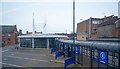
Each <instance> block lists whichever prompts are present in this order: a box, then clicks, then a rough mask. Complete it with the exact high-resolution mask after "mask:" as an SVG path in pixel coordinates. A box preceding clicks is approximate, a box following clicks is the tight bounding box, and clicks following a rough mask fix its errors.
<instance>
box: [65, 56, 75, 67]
mask: <svg viewBox="0 0 120 69" xmlns="http://www.w3.org/2000/svg"><path fill="white" fill-rule="evenodd" d="M70 64H75V57H70V58H68V59H66V60H65V64H64V69H66V67H67V66H68V65H70Z"/></svg>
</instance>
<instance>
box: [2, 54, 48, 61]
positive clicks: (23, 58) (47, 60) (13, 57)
mask: <svg viewBox="0 0 120 69" xmlns="http://www.w3.org/2000/svg"><path fill="white" fill-rule="evenodd" d="M4 56H6V57H11V58H18V59H25V60H33V61H42V62H50V61H48V60H40V59H33V58H23V57H17V56H7V55H4Z"/></svg>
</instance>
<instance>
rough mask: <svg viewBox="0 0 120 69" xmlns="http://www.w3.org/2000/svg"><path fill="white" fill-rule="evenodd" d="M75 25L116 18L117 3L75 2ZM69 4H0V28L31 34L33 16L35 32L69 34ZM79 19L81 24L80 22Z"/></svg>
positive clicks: (59, 0)
mask: <svg viewBox="0 0 120 69" xmlns="http://www.w3.org/2000/svg"><path fill="white" fill-rule="evenodd" d="M75 1H76V2H75V4H76V5H75V9H76V10H75V23H76V27H77V23H79V22H81V21H84V20H86V19H88V18H90V17H96V18H103V17H104V16H110V15H118V1H119V0H114V1H113V0H106V1H104V0H98V1H95V0H92V1H91V2H89V1H88V0H84V1H80V0H75ZM72 4H73V3H72V0H65V1H64V0H17V1H15V0H2V2H1V3H0V5H1V6H0V9H2V11H1V12H2V13H0V16H1V17H0V21H2V24H12V25H14V24H15V25H17V28H18V30H19V29H22V31H23V33H26V31H32V29H33V28H32V23H33V12H34V21H35V22H34V23H35V29H36V31H44V29H43V27H44V25H45V24H46V32H47V33H66V32H67V33H71V32H72V26H73V10H72V9H73V7H72ZM81 19H82V20H81Z"/></svg>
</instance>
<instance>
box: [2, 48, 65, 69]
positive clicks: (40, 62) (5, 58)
mask: <svg viewBox="0 0 120 69" xmlns="http://www.w3.org/2000/svg"><path fill="white" fill-rule="evenodd" d="M0 64H2V67H3V68H4V67H7V68H10V67H63V66H64V64H63V63H62V62H59V61H58V62H57V60H55V56H54V54H51V53H50V49H43V48H42V49H41V48H40V49H38V48H37V49H31V48H19V49H15V46H6V47H3V48H2V62H0Z"/></svg>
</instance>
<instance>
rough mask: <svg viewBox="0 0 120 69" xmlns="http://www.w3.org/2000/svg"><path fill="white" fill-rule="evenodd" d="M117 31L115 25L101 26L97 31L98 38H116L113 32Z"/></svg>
mask: <svg viewBox="0 0 120 69" xmlns="http://www.w3.org/2000/svg"><path fill="white" fill-rule="evenodd" d="M114 29H115V25H106V26H101V27H99V28H98V29H97V37H98V38H99V37H115V35H113V33H112V31H113V30H114Z"/></svg>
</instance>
